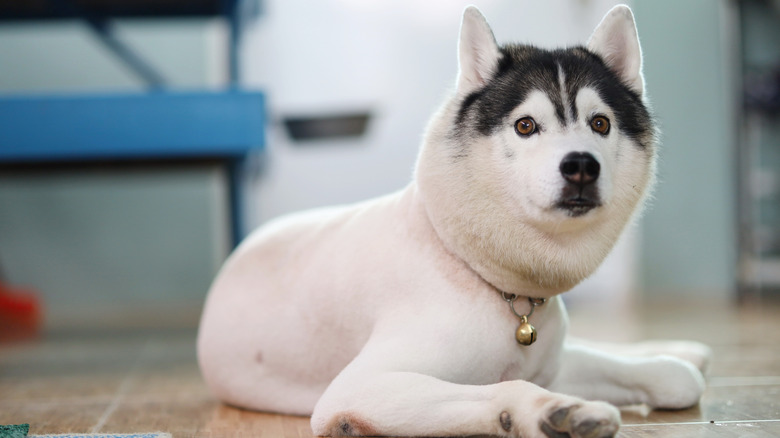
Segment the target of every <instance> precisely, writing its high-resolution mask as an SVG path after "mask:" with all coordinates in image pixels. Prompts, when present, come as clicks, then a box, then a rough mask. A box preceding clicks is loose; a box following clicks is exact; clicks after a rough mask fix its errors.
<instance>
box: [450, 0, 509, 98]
mask: <svg viewBox="0 0 780 438" xmlns="http://www.w3.org/2000/svg"><path fill="white" fill-rule="evenodd" d="M499 56H500V55H499V52H498V45H497V44H496V39H495V37H493V31H492V30H490V26H489V25H488V23H487V20H485V17H484V16H483V15H482V13H481V12H479V9H477V8H476V7H475V6H469V7H467V8H466V10H465V11H463V22H462V23H461V25H460V41H459V43H458V64H459V66H460V71H459V72H458V93H460V94H462V95H466V94H469V93H471V92H473V91H474V90H477V89H479V88H482V87H483V86H484V85H485V84H487V82H488V81H489V80H490V78H491V77H492V76H493V74H494V73H495V72H496V69H497V67H498V59H499Z"/></svg>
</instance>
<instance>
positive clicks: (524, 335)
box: [515, 315, 536, 345]
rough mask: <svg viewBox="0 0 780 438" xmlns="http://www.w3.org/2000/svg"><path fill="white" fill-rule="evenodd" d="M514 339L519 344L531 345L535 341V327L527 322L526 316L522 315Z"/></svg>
mask: <svg viewBox="0 0 780 438" xmlns="http://www.w3.org/2000/svg"><path fill="white" fill-rule="evenodd" d="M515 339H517V343H518V344H520V345H531V344H533V343H534V342H536V329H535V328H534V326H532V325H531V324H530V323H529V322H528V317H527V316H525V315H523V316H522V318H521V320H520V327H518V328H517V331H516V332H515Z"/></svg>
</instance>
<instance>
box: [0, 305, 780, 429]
mask: <svg viewBox="0 0 780 438" xmlns="http://www.w3.org/2000/svg"><path fill="white" fill-rule="evenodd" d="M572 331H573V332H574V333H575V334H579V335H581V336H588V337H591V338H594V337H595V338H600V339H605V340H617V341H620V340H635V339H646V338H689V339H696V340H700V341H704V342H706V343H708V344H709V345H711V346H712V347H713V349H714V352H715V360H714V362H713V364H712V367H711V371H710V373H709V379H708V382H709V388H708V389H707V392H706V393H705V396H704V398H703V399H702V401H701V404H700V405H699V406H698V407H696V408H693V409H688V410H684V411H656V412H645V411H644V410H643V409H642V408H641V407H634V408H630V409H625V410H624V411H623V422H624V425H623V427H622V429H621V432H620V436H624V437H651V436H655V437H710V436H711V437H780V306H776V305H764V306H760V307H751V308H745V309H737V308H736V307H729V306H712V305H710V306H706V307H700V306H681V307H680V308H677V309H671V308H669V307H658V306H655V307H644V308H643V309H642V310H634V311H622V312H615V311H604V310H603V309H601V310H594V309H590V310H585V309H582V310H579V311H574V312H572ZM17 423H30V425H31V428H30V433H32V434H42V433H65V432H81V433H86V432H117V433H120V432H125V433H130V432H152V431H164V432H170V433H171V434H173V436H174V437H177V438H179V437H203V438H206V437H260V436H262V437H310V436H311V431H310V429H309V424H308V419H307V418H301V417H285V416H278V415H271V414H262V413H254V412H247V411H242V410H238V409H234V408H231V407H227V406H224V405H221V404H220V403H218V402H217V401H216V400H214V399H213V398H212V397H211V396H210V395H209V393H208V391H207V389H206V388H205V386H204V384H203V382H202V381H201V379H200V375H199V373H198V369H197V364H196V362H195V331H194V329H168V330H160V331H155V332H152V331H138V330H130V331H121V330H118V331H100V332H89V331H86V332H85V331H80V332H70V333H64V332H62V333H52V334H49V335H47V336H45V337H44V338H43V339H41V340H39V341H36V342H31V343H23V344H6V345H2V344H0V424H17Z"/></svg>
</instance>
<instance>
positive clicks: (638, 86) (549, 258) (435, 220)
mask: <svg viewBox="0 0 780 438" xmlns="http://www.w3.org/2000/svg"><path fill="white" fill-rule="evenodd" d="M458 52H459V56H458V61H459V65H460V71H459V73H458V79H457V87H456V90H455V92H454V95H453V96H452V97H451V98H450V99H449V100H448V101H447V102H446V103H445V104H444V106H443V107H442V109H441V110H440V111H439V112H438V113H437V114H436V115H434V117H433V120H432V121H431V124H430V126H429V129H428V132H427V135H426V138H425V140H424V144H423V147H422V149H421V152H420V156H419V158H418V163H417V169H416V182H417V185H418V188H419V190H420V193H421V196H422V198H423V202H424V203H425V208H426V210H427V213H428V216H429V218H430V220H431V222H432V224H433V226H434V228H435V229H436V231H437V233H438V234H439V236H440V238H441V239H442V241H443V242H444V244H445V245H446V246H447V248H448V249H449V250H450V251H452V252H453V253H455V254H456V255H457V256H459V257H460V258H462V259H463V260H464V261H466V263H468V264H469V266H470V267H471V268H472V269H474V270H475V271H477V273H479V274H480V275H481V276H482V278H484V279H485V280H486V281H487V282H489V283H490V284H492V285H493V286H495V287H496V288H498V289H500V290H503V291H506V292H512V293H517V294H520V295H532V296H539V297H546V296H551V295H554V294H557V293H560V292H563V291H565V290H568V289H570V288H571V287H573V286H574V285H576V284H577V283H578V282H580V281H581V280H583V279H584V278H585V277H587V276H588V275H590V274H591V273H592V272H593V271H594V270H595V269H596V267H598V265H599V264H600V263H601V262H602V261H603V259H604V257H606V255H607V253H608V252H609V251H610V249H611V248H612V246H613V245H614V244H615V242H616V241H617V239H618V237H619V235H620V233H621V232H622V230H623V229H624V228H625V225H626V224H627V223H628V222H629V221H630V220H631V218H632V216H633V215H634V214H635V212H636V211H637V210H638V209H639V206H640V205H641V204H642V201H643V199H644V198H645V197H646V193H647V192H648V191H649V187H650V186H651V185H652V181H653V174H654V169H655V128H654V126H653V123H652V119H651V116H650V114H649V111H648V109H647V107H646V104H645V101H644V79H643V77H642V54H641V49H640V47H639V40H638V38H637V33H636V26H635V24H634V18H633V15H632V13H631V10H630V9H629V8H628V7H626V6H616V7H615V8H613V9H612V10H611V11H609V12H608V13H607V14H606V16H605V17H604V19H603V20H602V22H601V23H600V24H599V25H598V27H597V28H596V30H595V31H594V33H593V35H592V36H591V38H590V40H589V42H588V44H587V47H573V48H568V49H559V50H542V49H539V48H536V47H533V46H528V45H517V44H509V45H504V46H498V45H497V44H496V41H495V39H494V37H493V33H492V31H491V30H490V27H489V26H488V24H487V22H486V20H485V18H484V17H483V16H482V14H481V13H480V12H479V11H478V10H477V9H476V8H474V7H469V8H467V9H466V11H465V12H464V15H463V22H462V25H461V31H460V43H459V46H458Z"/></svg>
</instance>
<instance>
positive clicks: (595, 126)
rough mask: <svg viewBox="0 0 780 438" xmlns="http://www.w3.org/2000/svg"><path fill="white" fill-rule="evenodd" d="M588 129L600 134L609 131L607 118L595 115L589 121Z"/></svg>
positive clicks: (605, 133)
mask: <svg viewBox="0 0 780 438" xmlns="http://www.w3.org/2000/svg"><path fill="white" fill-rule="evenodd" d="M590 129H592V130H593V132H597V133H599V134H601V135H607V134H608V133H609V119H608V118H606V117H604V116H596V117H594V118H593V120H591V121H590Z"/></svg>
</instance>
